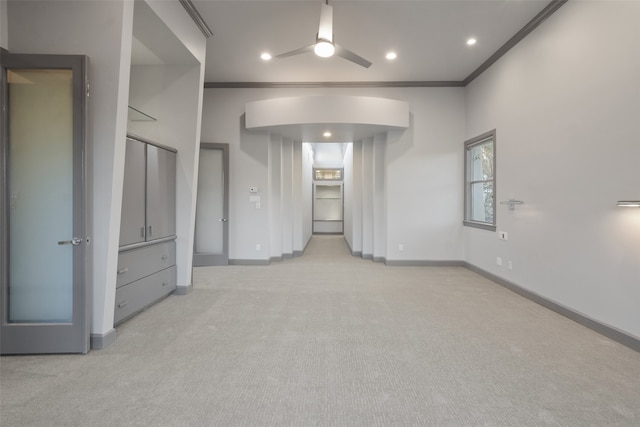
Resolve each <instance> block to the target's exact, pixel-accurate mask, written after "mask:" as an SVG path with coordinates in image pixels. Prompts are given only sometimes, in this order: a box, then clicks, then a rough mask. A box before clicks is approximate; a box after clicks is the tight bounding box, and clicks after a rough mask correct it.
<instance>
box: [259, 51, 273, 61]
mask: <svg viewBox="0 0 640 427" xmlns="http://www.w3.org/2000/svg"><path fill="white" fill-rule="evenodd" d="M260 58H262V60H263V61H268V60H270V59H271V54H270V53H269V52H264V53H263V54H262V55H260Z"/></svg>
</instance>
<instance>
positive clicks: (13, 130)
mask: <svg viewBox="0 0 640 427" xmlns="http://www.w3.org/2000/svg"><path fill="white" fill-rule="evenodd" d="M7 77H8V80H9V117H10V122H9V153H10V154H11V155H10V156H9V199H10V205H9V254H10V256H9V322H11V323H13V322H21V323H24V322H30V323H33V322H71V319H72V317H73V250H72V249H71V248H70V247H69V246H66V245H58V242H59V241H64V240H69V239H71V237H72V236H73V189H72V183H73V164H72V162H73V156H72V153H73V111H72V90H71V78H72V75H71V70H10V71H9V72H8V76H7ZM34 123H38V124H39V125H38V126H34ZM35 260H38V262H37V268H34V267H35V265H34V261H35Z"/></svg>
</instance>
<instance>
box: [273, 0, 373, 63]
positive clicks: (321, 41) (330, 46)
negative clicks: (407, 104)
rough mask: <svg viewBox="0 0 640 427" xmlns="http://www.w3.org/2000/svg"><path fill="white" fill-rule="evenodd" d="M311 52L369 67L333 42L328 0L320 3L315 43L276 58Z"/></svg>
mask: <svg viewBox="0 0 640 427" xmlns="http://www.w3.org/2000/svg"><path fill="white" fill-rule="evenodd" d="M311 51H313V52H314V53H315V54H316V55H318V56H320V57H322V58H328V57H330V56H333V55H334V54H335V55H337V56H339V57H341V58H344V59H346V60H347V61H351V62H353V63H356V64H358V65H360V66H362V67H364V68H369V67H370V66H371V62H369V61H367V60H366V59H364V58H363V57H361V56H359V55H356V54H355V53H353V52H351V51H350V50H349V49H346V48H344V47H342V46H340V45H339V44H337V43H335V42H334V41H333V6H329V0H326V3H322V7H321V9H320V27H319V28H318V34H317V36H316V42H315V43H314V44H312V45H310V46H305V47H301V48H299V49H295V50H292V51H290V52H285V53H281V54H280V55H276V58H286V57H287V56H294V55H299V54H301V53H306V52H311Z"/></svg>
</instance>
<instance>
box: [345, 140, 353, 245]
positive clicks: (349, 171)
mask: <svg viewBox="0 0 640 427" xmlns="http://www.w3.org/2000/svg"><path fill="white" fill-rule="evenodd" d="M343 168H344V169H343V174H342V178H343V192H344V217H343V220H342V224H343V234H344V239H345V240H346V241H347V244H348V245H349V248H351V250H352V251H353V237H354V236H353V224H354V220H353V204H354V203H353V198H354V188H353V144H347V146H346V149H345V152H344V162H343Z"/></svg>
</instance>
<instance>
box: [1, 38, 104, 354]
mask: <svg viewBox="0 0 640 427" xmlns="http://www.w3.org/2000/svg"><path fill="white" fill-rule="evenodd" d="M0 55H1V56H0V70H1V73H0V74H1V81H0V86H1V88H2V89H1V91H2V93H1V98H2V99H1V102H2V110H3V111H2V114H0V116H1V120H2V125H3V126H2V128H3V129H4V132H3V134H2V135H0V139H1V140H0V149H1V150H2V154H3V156H2V158H3V159H4V161H3V162H2V164H0V197H2V200H3V205H4V209H0V231H1V234H2V236H3V239H2V243H1V244H0V265H1V266H2V274H1V275H0V328H1V330H2V334H1V337H0V353H1V354H44V353H87V352H88V351H89V348H90V327H91V313H92V310H91V308H92V274H93V272H92V263H91V256H90V255H91V237H90V236H91V231H92V210H91V191H90V189H91V184H92V183H91V174H90V173H89V165H90V159H91V144H90V141H89V140H88V137H87V136H88V117H89V114H88V104H89V102H88V97H89V80H88V72H89V58H88V57H87V56H85V55H48V54H12V53H9V52H8V51H6V50H2V52H0ZM8 68H25V69H26V68H29V69H71V70H72V74H73V83H72V91H73V154H72V155H73V236H79V237H80V238H81V243H80V244H79V245H77V246H73V249H72V250H73V256H72V259H73V317H72V321H71V323H9V310H8V308H9V299H8V291H9V271H8V270H9V262H8V260H9V235H8V232H9V215H8V209H9V206H8V205H9V204H8V203H4V202H6V201H7V196H8V195H7V188H8V184H9V182H8V177H9V176H8V173H9V170H8V167H9V161H8V159H9V155H10V153H9V130H8V96H9V95H8V90H7V88H8V82H7V69H8ZM73 236H69V239H71V237H73ZM34 261H35V262H37V260H34Z"/></svg>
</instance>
